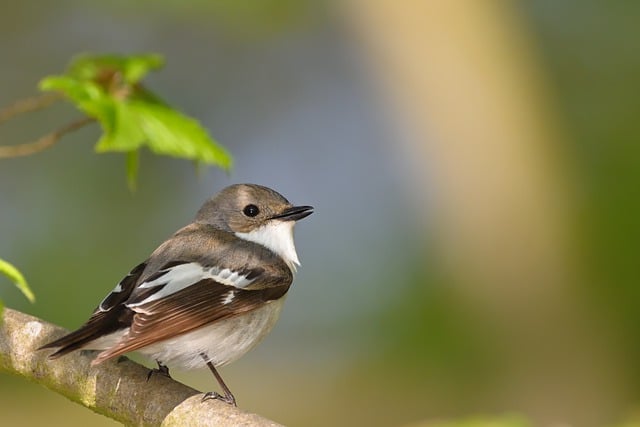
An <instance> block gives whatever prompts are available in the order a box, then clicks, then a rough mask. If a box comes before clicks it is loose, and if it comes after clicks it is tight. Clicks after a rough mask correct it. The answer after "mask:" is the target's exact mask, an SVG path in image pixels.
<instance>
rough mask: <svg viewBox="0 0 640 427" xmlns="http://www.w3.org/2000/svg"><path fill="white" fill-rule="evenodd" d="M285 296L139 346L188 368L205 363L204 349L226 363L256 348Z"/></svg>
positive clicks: (215, 360) (155, 356) (218, 363)
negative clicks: (244, 312) (237, 314)
mask: <svg viewBox="0 0 640 427" xmlns="http://www.w3.org/2000/svg"><path fill="white" fill-rule="evenodd" d="M284 300H285V297H282V298H280V299H278V300H274V301H270V302H268V303H266V304H265V305H264V306H263V307H260V308H258V309H256V310H253V311H250V312H248V313H246V314H241V315H239V316H235V317H231V318H229V319H225V320H222V321H219V322H215V323H213V324H211V325H209V326H204V327H202V328H198V329H196V330H195V331H192V332H188V333H186V334H183V335H180V336H177V337H173V338H170V339H167V340H164V341H160V342H157V343H154V344H152V345H150V346H147V347H145V348H142V349H140V350H138V351H139V352H140V353H142V354H145V355H147V356H149V357H151V358H153V359H155V360H159V361H160V362H162V363H163V364H167V365H169V366H171V365H173V364H176V365H179V366H182V367H183V368H186V369H192V368H199V367H203V366H204V365H205V362H204V360H203V359H202V357H201V356H200V354H201V353H205V354H206V355H207V356H208V357H209V359H210V360H211V362H212V363H213V364H214V365H215V366H223V365H226V364H228V363H231V362H233V361H234V360H236V359H238V358H239V357H241V356H242V355H243V354H245V353H246V352H247V351H249V350H251V349H252V348H254V347H255V346H256V345H257V344H258V343H259V342H260V341H262V339H263V338H264V337H265V336H266V335H267V334H268V333H269V332H270V331H271V329H272V328H273V325H275V323H276V321H277V320H278V317H279V316H280V311H281V310H282V305H283V304H284Z"/></svg>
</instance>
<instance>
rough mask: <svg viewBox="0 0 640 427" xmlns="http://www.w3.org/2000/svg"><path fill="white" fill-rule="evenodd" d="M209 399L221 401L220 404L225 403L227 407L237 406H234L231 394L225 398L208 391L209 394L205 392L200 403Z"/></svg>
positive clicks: (234, 402)
mask: <svg viewBox="0 0 640 427" xmlns="http://www.w3.org/2000/svg"><path fill="white" fill-rule="evenodd" d="M209 399H216V400H221V401H222V402H224V403H227V404H229V405H233V406H238V405H236V398H235V397H233V395H231V394H230V395H227V396H223V395H221V394H220V393H218V392H215V391H209V392H206V393H205V394H204V396H202V401H203V402H204V401H205V400H209Z"/></svg>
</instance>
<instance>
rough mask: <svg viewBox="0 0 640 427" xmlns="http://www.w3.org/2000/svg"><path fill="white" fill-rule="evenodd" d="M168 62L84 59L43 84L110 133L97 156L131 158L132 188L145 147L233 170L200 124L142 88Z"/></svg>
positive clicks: (133, 57) (228, 158)
mask: <svg viewBox="0 0 640 427" xmlns="http://www.w3.org/2000/svg"><path fill="white" fill-rule="evenodd" d="M163 62H164V61H163V59H162V57H160V56H159V55H129V56H119V55H105V56H92V55H82V56H78V57H77V58H75V59H74V60H73V61H72V62H71V64H70V65H69V67H68V70H67V72H66V73H65V74H63V75H60V76H50V77H46V78H44V79H43V80H42V81H41V82H40V89H41V90H43V91H57V92H61V93H63V94H64V95H65V97H66V98H67V99H68V100H70V101H71V102H72V103H73V104H74V105H75V106H76V107H77V108H78V109H80V110H81V111H83V112H84V113H85V114H87V115H88V116H89V117H92V118H95V119H96V120H98V121H99V122H100V125H101V126H102V130H103V132H104V133H103V135H102V137H101V138H100V140H99V141H98V144H97V146H96V151H97V152H99V153H105V152H113V151H115V152H125V153H127V154H128V158H127V177H128V178H129V183H130V185H131V186H134V185H135V180H136V177H137V170H138V153H137V151H138V150H140V148H142V147H144V146H146V147H148V148H149V149H150V150H151V151H152V152H154V153H156V154H161V155H167V156H172V157H179V158H185V159H190V160H194V161H196V162H202V163H206V164H213V165H217V166H220V167H222V168H223V169H225V170H228V169H229V168H230V167H231V156H230V155H229V154H228V153H227V151H226V150H225V149H224V148H223V147H222V146H221V145H220V144H219V143H218V142H216V141H215V140H213V139H212V138H211V137H210V136H209V135H208V134H207V131H206V130H205V129H204V128H203V127H202V126H200V124H199V123H198V122H197V121H196V120H194V119H192V118H189V117H186V116H184V115H183V114H181V113H179V112H178V111H176V110H174V109H173V108H171V107H169V106H168V105H167V104H165V103H164V102H162V101H161V100H160V99H159V97H158V96H156V95H155V94H153V93H152V92H150V91H149V90H148V89H146V88H145V87H143V86H142V85H141V84H140V80H141V79H142V78H143V77H145V75H146V74H147V73H148V72H149V71H152V70H156V69H158V68H160V67H162V65H163Z"/></svg>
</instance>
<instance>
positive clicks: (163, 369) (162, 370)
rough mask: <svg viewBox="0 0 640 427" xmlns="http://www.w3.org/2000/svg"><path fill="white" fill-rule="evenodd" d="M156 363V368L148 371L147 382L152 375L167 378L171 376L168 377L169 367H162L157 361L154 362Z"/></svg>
mask: <svg viewBox="0 0 640 427" xmlns="http://www.w3.org/2000/svg"><path fill="white" fill-rule="evenodd" d="M156 363H157V364H158V367H157V368H153V369H149V373H148V374H147V381H149V379H150V378H151V376H153V374H160V375H164V376H165V377H167V378H171V375H169V367H168V366H167V365H163V364H162V362H161V361H159V360H156Z"/></svg>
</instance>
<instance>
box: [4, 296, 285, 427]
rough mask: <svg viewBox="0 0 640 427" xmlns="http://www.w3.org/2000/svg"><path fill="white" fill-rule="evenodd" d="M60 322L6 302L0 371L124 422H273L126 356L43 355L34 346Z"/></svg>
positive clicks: (51, 334)
mask: <svg viewBox="0 0 640 427" xmlns="http://www.w3.org/2000/svg"><path fill="white" fill-rule="evenodd" d="M64 333H66V331H65V330H64V329H63V328H60V327H58V326H55V325H52V324H50V323H47V322H44V321H42V320H40V319H38V318H36V317H33V316H30V315H27V314H24V313H21V312H19V311H15V310H11V309H8V308H5V309H4V311H3V312H2V323H1V324H0V371H3V372H10V373H13V374H16V375H20V376H22V377H25V378H27V379H29V380H31V381H34V382H37V383H39V384H42V385H44V386H46V387H48V388H49V389H51V390H53V391H55V392H56V393H59V394H62V395H63V396H66V397H67V398H69V399H71V400H73V401H74V402H78V403H80V404H82V405H84V406H86V407H87V408H89V409H91V410H93V411H95V412H98V413H100V414H103V415H105V416H107V417H110V418H113V419H114V420H117V421H120V422H122V423H124V424H127V425H144V426H248V425H251V426H277V425H278V424H276V423H274V422H272V421H269V420H267V419H265V418H262V417H260V416H258V415H255V414H250V413H247V412H244V411H242V410H239V409H237V408H235V407H232V406H229V405H227V404H226V403H222V402H219V401H215V400H208V401H205V402H202V401H201V398H202V394H201V393H200V392H198V391H197V390H194V389H192V388H190V387H187V386H186V385H184V384H181V383H179V382H177V381H174V380H172V379H170V378H166V377H163V376H161V375H154V376H152V377H151V379H149V381H147V374H148V372H149V369H148V368H146V367H144V366H142V365H139V364H137V363H134V362H132V361H130V360H128V359H126V358H122V360H119V361H108V362H105V363H102V364H100V365H98V366H94V367H92V366H91V360H92V355H88V354H84V353H83V352H74V353H72V354H69V355H66V356H64V357H62V358H60V359H56V360H48V359H47V355H48V354H49V352H48V351H46V350H44V351H36V349H37V348H38V347H40V346H41V345H43V344H45V343H47V342H49V341H50V340H52V339H54V338H57V337H60V336H62V335H63V334H64Z"/></svg>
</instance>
